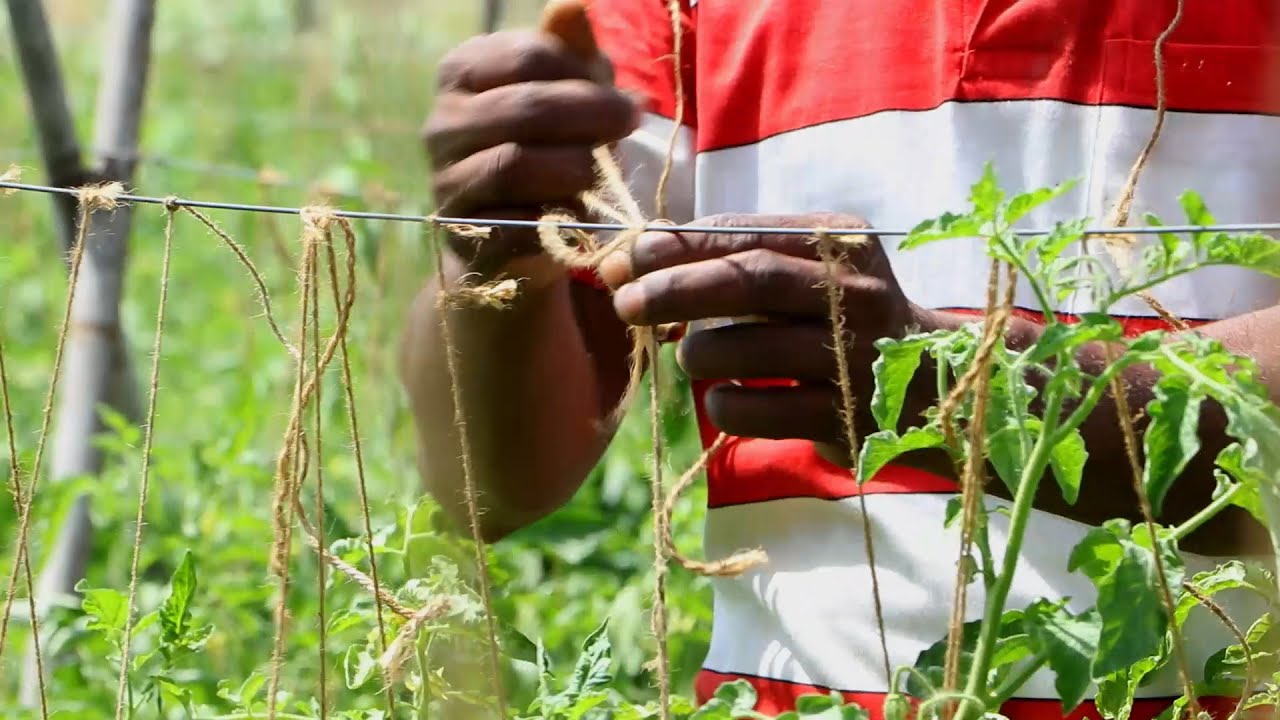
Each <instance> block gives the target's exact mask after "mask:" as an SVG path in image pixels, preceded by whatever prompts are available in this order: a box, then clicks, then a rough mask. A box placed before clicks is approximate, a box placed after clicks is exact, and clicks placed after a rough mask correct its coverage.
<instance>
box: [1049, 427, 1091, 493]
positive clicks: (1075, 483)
mask: <svg viewBox="0 0 1280 720" xmlns="http://www.w3.org/2000/svg"><path fill="white" fill-rule="evenodd" d="M1088 459H1089V451H1088V450H1086V449H1085V445H1084V436H1083V435H1081V434H1080V430H1079V429H1075V430H1072V431H1071V432H1070V433H1068V434H1067V436H1066V437H1065V438H1063V440H1062V442H1060V443H1058V444H1057V445H1054V446H1053V450H1051V451H1050V452H1049V467H1050V468H1051V469H1052V470H1053V477H1054V479H1055V480H1057V481H1058V487H1059V488H1060V489H1061V490H1062V498H1063V499H1064V500H1066V501H1067V503H1069V504H1071V505H1075V504H1076V500H1077V499H1078V498H1079V497H1080V481H1081V479H1082V478H1083V477H1084V465H1085V462H1086V461H1087V460H1088Z"/></svg>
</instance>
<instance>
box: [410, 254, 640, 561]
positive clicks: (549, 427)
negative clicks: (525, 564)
mask: <svg viewBox="0 0 1280 720" xmlns="http://www.w3.org/2000/svg"><path fill="white" fill-rule="evenodd" d="M457 264H458V263H457V262H456V261H454V260H452V257H451V256H450V261H449V263H448V264H447V268H448V270H447V274H448V275H449V276H450V278H451V279H452V277H454V276H456V275H458V274H459V268H458V267H456V265H457ZM438 290H439V288H438V286H437V284H436V282H435V281H434V280H433V281H432V282H429V283H428V284H427V286H426V287H424V288H423V290H422V292H421V293H420V294H419V296H418V298H417V299H416V301H415V303H414V305H413V308H412V310H411V312H410V317H409V323H408V326H407V327H406V329H405V333H404V337H403V343H402V348H401V374H402V381H403V383H404V385H405V387H406V389H407V391H408V395H409V401H410V405H411V408H412V411H413V415H414V419H415V422H416V426H417V436H418V442H419V468H420V470H421V473H422V477H423V481H424V483H425V485H426V488H427V490H428V492H430V493H432V494H433V495H434V496H435V497H436V498H437V499H438V500H439V501H440V502H441V503H442V505H444V507H445V508H446V510H447V511H449V512H450V514H451V515H452V516H453V517H454V518H455V519H457V520H459V521H460V522H461V523H462V524H463V525H464V526H465V524H466V522H467V516H466V512H465V495H464V487H465V483H464V476H463V466H462V461H461V452H460V446H459V433H458V428H457V424H456V422H455V418H454V405H453V395H452V383H451V382H450V376H449V370H448V364H447V357H446V353H445V347H444V342H443V338H442V335H441V327H440V321H441V313H442V312H445V311H444V310H442V309H440V308H439V307H438V306H437V304H436V298H437V294H438ZM592 292H593V291H591V290H589V289H586V288H578V287H575V286H574V285H573V284H572V283H570V282H569V281H568V280H561V281H559V282H555V283H553V284H551V285H550V286H549V287H546V288H543V289H536V290H525V291H522V292H521V294H520V296H519V297H518V299H517V300H516V302H515V304H514V306H513V307H511V308H510V309H506V310H494V309H476V310H450V311H448V312H450V317H449V322H450V328H451V329H452V336H453V341H454V344H455V349H456V352H457V359H458V362H457V369H458V372H459V389H460V390H461V393H462V397H463V409H464V412H463V415H464V418H465V421H466V424H467V431H468V437H469V439H470V443H471V453H470V456H471V460H472V464H473V468H474V477H475V482H476V487H477V491H478V495H479V498H478V500H479V508H480V511H481V516H480V517H481V522H482V526H483V531H484V533H485V535H486V536H487V537H488V538H490V539H497V538H500V537H502V536H505V535H507V534H509V533H510V532H513V531H515V530H517V529H519V528H521V527H523V526H525V525H528V524H529V523H531V522H534V521H535V520H537V519H539V518H541V517H543V516H545V515H547V514H549V513H550V512H552V511H554V510H556V509H557V508H559V507H560V506H562V505H563V504H564V503H565V502H567V501H568V499H569V498H570V497H572V495H573V493H574V492H576V490H577V489H578V487H579V486H580V485H581V483H582V482H583V480H584V479H585V478H586V476H587V474H588V473H589V472H590V470H591V468H592V467H593V466H594V465H595V463H596V462H597V461H598V459H599V457H600V455H601V453H602V452H603V450H604V448H605V447H606V446H607V443H608V441H609V437H610V435H611V429H610V428H608V427H607V426H606V425H605V423H604V420H603V419H604V418H606V417H607V416H608V413H609V412H610V410H611V409H612V405H613V402H614V401H615V400H616V397H617V395H618V394H620V392H621V388H620V387H618V377H619V376H621V377H622V378H623V380H622V382H625V358H626V345H625V336H624V335H622V330H621V328H620V326H619V329H618V330H617V331H616V332H610V331H609V330H608V329H607V328H601V327H599V325H600V324H601V323H602V318H607V315H606V314H605V312H603V311H605V310H608V309H609V306H608V299H607V297H605V296H604V295H603V294H599V296H598V297H593V296H592V295H591V293H592ZM584 325H585V326H588V327H585V328H584ZM593 325H594V326H595V327H591V326H593ZM615 335H619V336H621V342H619V340H618V338H616V337H614V336H615ZM589 337H590V338H591V342H588V338H589Z"/></svg>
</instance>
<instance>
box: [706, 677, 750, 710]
mask: <svg viewBox="0 0 1280 720" xmlns="http://www.w3.org/2000/svg"><path fill="white" fill-rule="evenodd" d="M713 697H715V698H716V699H718V700H721V701H723V702H724V703H725V704H727V705H728V706H729V709H730V710H732V711H733V712H735V713H738V712H746V711H748V710H754V709H755V707H756V701H757V700H758V699H759V698H758V696H757V695H756V689H755V688H754V687H752V686H751V683H749V682H747V681H746V680H733V681H730V682H724V683H721V684H720V687H718V688H716V692H715V695H713Z"/></svg>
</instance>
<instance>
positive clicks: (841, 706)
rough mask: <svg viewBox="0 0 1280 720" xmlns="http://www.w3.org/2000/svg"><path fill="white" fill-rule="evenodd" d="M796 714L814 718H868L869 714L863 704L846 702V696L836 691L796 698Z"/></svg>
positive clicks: (832, 719) (843, 719)
mask: <svg viewBox="0 0 1280 720" xmlns="http://www.w3.org/2000/svg"><path fill="white" fill-rule="evenodd" d="M795 707H796V709H795V712H794V716H795V718H796V719H797V720H799V719H800V718H812V719H813V720H867V718H868V714H867V711H866V710H864V709H863V708H862V707H861V706H859V705H857V704H854V703H849V704H846V703H845V701H844V697H843V696H842V695H840V693H838V692H836V691H834V690H833V691H831V692H830V693H829V694H827V695H818V694H816V693H809V694H805V695H801V696H800V697H798V698H796V703H795Z"/></svg>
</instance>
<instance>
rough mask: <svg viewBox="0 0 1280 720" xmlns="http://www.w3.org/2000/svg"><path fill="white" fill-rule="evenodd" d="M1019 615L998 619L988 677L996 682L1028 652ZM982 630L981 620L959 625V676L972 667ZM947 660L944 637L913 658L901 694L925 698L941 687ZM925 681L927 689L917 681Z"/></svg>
mask: <svg viewBox="0 0 1280 720" xmlns="http://www.w3.org/2000/svg"><path fill="white" fill-rule="evenodd" d="M1022 616H1023V613H1022V611H1021V610H1006V611H1005V613H1004V615H1003V616H1001V618H1000V630H999V632H998V633H997V640H996V645H995V647H994V648H993V649H992V663H991V678H992V681H993V682H998V681H999V679H1000V678H1002V677H1004V676H1005V675H1007V674H1008V673H1009V670H1010V669H1011V668H1012V667H1013V665H1014V663H1017V662H1019V661H1020V660H1022V659H1023V658H1025V657H1027V655H1028V654H1029V653H1030V652H1031V645H1030V638H1028V637H1027V635H1026V633H1025V632H1023V622H1022ZM981 629H982V621H981V620H972V621H970V622H967V623H965V624H964V625H963V626H961V632H960V661H959V668H960V675H961V677H964V676H965V675H967V674H968V672H969V668H970V667H972V664H973V653H974V650H975V649H976V648H977V644H978V634H979V632H980V631H981ZM946 659H947V638H946V637H945V636H944V637H943V638H941V639H940V640H938V641H937V642H935V643H934V644H933V645H930V646H929V647H928V648H925V649H924V650H923V651H921V652H920V654H919V655H918V656H917V657H916V661H915V669H916V671H917V673H912V674H911V675H909V676H908V677H907V683H906V687H905V688H903V690H904V691H905V692H907V693H908V694H910V695H913V696H915V697H917V698H921V699H924V698H928V697H929V696H931V695H932V694H933V692H932V691H933V689H936V688H941V687H943V685H944V683H943V680H944V679H945V677H944V669H945V666H946ZM920 677H923V678H925V679H926V680H927V681H928V683H929V684H931V685H932V688H931V687H928V686H926V684H925V683H924V682H921V680H920Z"/></svg>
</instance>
